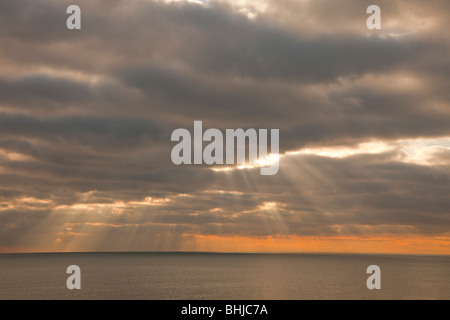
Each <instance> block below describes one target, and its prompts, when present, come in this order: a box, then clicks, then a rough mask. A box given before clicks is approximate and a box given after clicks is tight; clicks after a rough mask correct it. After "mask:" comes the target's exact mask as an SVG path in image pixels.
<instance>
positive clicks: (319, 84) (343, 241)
mask: <svg viewBox="0 0 450 320" xmlns="http://www.w3.org/2000/svg"><path fill="white" fill-rule="evenodd" d="M71 4H77V5H78V6H80V8H81V30H68V29H67V28H66V19H67V18H68V16H69V15H68V14H66V8H67V7H68V6H69V5H71ZM372 4H376V5H378V6H380V8H381V12H382V14H381V17H382V28H381V30H368V29H367V27H366V20H367V18H368V16H369V15H367V14H366V9H367V7H368V6H369V5H372ZM448 21H450V2H449V1H447V0H441V1H439V0H430V1H426V2H425V1H418V0H407V1H406V0H390V1H378V0H370V1H365V0H342V1H331V0H314V1H313V0H296V1H294V0H258V1H251V0H223V1H208V0H205V1H200V0H198V1H152V0H134V1H131V0H108V1H106V0H95V1H78V0H77V1H61V0H58V1H57V0H38V1H36V0H21V1H16V0H2V1H1V2H0V252H47V251H215V252H365V253H376V252H377V253H411V254H450V90H449V87H450V59H449V57H450V28H449V27H448ZM198 120H201V121H203V126H204V127H205V128H218V129H220V130H225V129H233V128H244V129H248V128H267V129H279V130H280V156H279V161H280V169H279V172H278V174H276V175H274V176H261V175H260V170H259V168H257V167H254V166H244V167H238V166H231V167H227V168H226V170H222V169H223V167H217V166H206V165H200V166H199V165H192V166H188V165H182V166H176V165H174V164H173V163H172V161H171V158H170V155H171V150H172V148H173V147H174V145H175V143H174V142H172V141H171V133H172V132H173V131H174V130H175V129H177V128H186V129H188V130H193V124H194V121H198Z"/></svg>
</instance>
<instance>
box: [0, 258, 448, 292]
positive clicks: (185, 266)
mask: <svg viewBox="0 0 450 320" xmlns="http://www.w3.org/2000/svg"><path fill="white" fill-rule="evenodd" d="M69 265H78V266H79V267H80V268H81V290H68V289H67V287H66V280H67V277H68V276H69V275H68V274H66V269H67V267H68V266H69ZM370 265H378V266H380V268H381V290H372V291H371V290H368V289H367V287H366V280H367V277H368V276H369V275H367V274H366V269H367V267H368V266H370ZM0 299H145V300H147V299H152V300H153V299H157V300H160V299H164V300H165V299H168V300H179V299H183V300H184V299H187V300H191V299H194V300H197V299H199V300H201V299H212V300H225V299H231V300H235V299H236V300H247V299H249V300H280V299H283V300H285V299H286V300H299V299H446V300H448V299H450V256H406V255H405V256H402V255H338V254H336V255H333V254H292V255H287V254H276V255H269V254H210V253H52V254H41V253H39V254H0Z"/></svg>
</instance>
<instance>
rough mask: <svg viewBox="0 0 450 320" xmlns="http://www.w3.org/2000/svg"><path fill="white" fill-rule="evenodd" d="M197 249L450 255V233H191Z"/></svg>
mask: <svg viewBox="0 0 450 320" xmlns="http://www.w3.org/2000/svg"><path fill="white" fill-rule="evenodd" d="M189 237H192V238H193V241H194V242H195V244H196V249H197V251H217V252H262V253H302V252H309V253H313V252H317V253H320V252H324V253H325V252H329V253H387V254H395V253H398V254H440V255H450V236H441V237H436V236H434V237H433V236H430V237H424V236H408V237H402V236H389V235H387V236H375V237H356V236H353V237H351V236H334V237H315V236H305V237H299V236H286V237H273V236H271V237H267V238H250V237H240V236H232V237H220V236H204V235H189Z"/></svg>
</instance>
